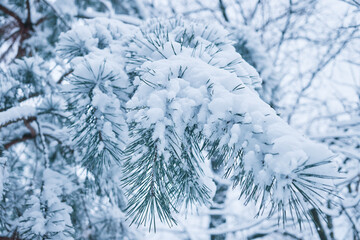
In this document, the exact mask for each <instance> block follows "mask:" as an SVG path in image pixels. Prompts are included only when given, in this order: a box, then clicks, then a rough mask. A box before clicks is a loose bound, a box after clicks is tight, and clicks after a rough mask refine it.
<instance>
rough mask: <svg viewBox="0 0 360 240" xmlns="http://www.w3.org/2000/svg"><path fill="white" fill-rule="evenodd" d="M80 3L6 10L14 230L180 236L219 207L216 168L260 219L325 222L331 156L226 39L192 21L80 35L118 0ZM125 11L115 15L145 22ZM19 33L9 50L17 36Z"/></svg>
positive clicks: (5, 163)
mask: <svg viewBox="0 0 360 240" xmlns="http://www.w3.org/2000/svg"><path fill="white" fill-rule="evenodd" d="M68 2H69V5H68V6H67V7H61V6H60V1H55V2H54V3H53V4H51V3H50V2H47V1H19V2H18V3H17V2H16V1H14V2H13V1H6V2H5V3H4V4H1V5H0V10H1V11H2V12H3V13H4V16H2V17H3V18H4V19H5V20H6V21H8V20H9V19H11V20H10V21H8V23H7V24H9V26H10V25H11V23H12V20H13V21H16V22H17V25H15V26H16V27H14V29H17V31H18V33H17V35H16V36H17V37H19V38H20V43H19V45H18V49H17V51H15V52H16V54H15V55H16V56H17V59H16V60H15V61H12V62H11V63H10V64H9V67H8V68H7V69H6V70H5V69H4V70H3V71H2V72H1V73H0V84H1V88H0V130H1V133H0V134H1V135H0V136H1V141H2V149H4V150H2V149H1V151H0V180H3V181H1V183H2V182H4V190H3V198H2V201H1V207H2V208H3V209H7V210H6V211H4V212H3V213H1V214H0V223H1V225H0V226H1V230H0V231H1V233H3V234H6V235H11V234H12V233H15V235H16V234H17V235H19V236H20V237H21V238H24V239H37V238H38V239H73V238H74V239H136V238H137V234H135V233H134V232H133V231H132V230H131V229H130V228H129V227H128V223H132V224H135V225H137V226H140V225H146V226H147V227H149V228H150V229H152V228H153V229H155V228H156V223H157V220H160V221H162V222H166V223H168V224H169V225H170V226H171V225H173V224H175V223H176V213H177V212H179V211H180V210H182V209H184V208H189V207H191V206H198V205H209V202H210V201H211V195H212V194H213V193H212V192H211V191H210V188H209V186H207V183H206V182H205V181H204V170H205V168H207V167H209V165H210V161H211V165H212V168H213V170H214V171H215V172H217V173H218V183H220V182H221V180H223V179H221V178H222V177H224V178H227V180H226V181H228V182H231V183H232V185H233V188H234V189H235V190H234V191H239V195H240V196H241V197H243V198H244V199H245V202H246V203H248V202H250V201H255V202H256V203H257V207H258V214H259V215H260V214H263V213H264V212H265V211H266V212H267V213H268V214H269V216H272V215H275V214H277V216H278V218H279V221H280V220H281V221H282V222H285V221H286V220H287V219H288V216H291V218H292V219H293V220H294V221H297V222H298V223H299V224H302V222H303V221H306V220H309V219H310V218H311V217H312V216H313V215H311V214H309V212H308V210H309V209H314V210H315V211H317V212H319V213H321V210H320V209H321V204H322V201H323V200H324V199H325V196H326V195H327V194H329V193H331V190H332V182H331V179H332V178H333V177H334V176H335V175H336V173H335V172H334V170H333V169H332V167H331V164H330V162H331V161H330V159H331V157H332V154H331V153H330V152H329V151H328V150H327V149H326V148H325V147H324V146H322V145H319V144H316V143H314V142H311V141H310V140H308V139H306V138H305V137H303V136H301V135H300V134H298V133H297V132H296V131H295V130H294V129H292V128H291V127H289V126H288V125H287V124H286V123H285V122H284V121H283V120H282V119H281V118H280V117H279V116H278V115H277V114H276V112H275V111H274V110H273V109H272V108H271V107H270V106H269V105H268V104H267V103H265V102H264V101H263V100H261V98H260V97H259V94H258V92H260V93H261V92H262V91H263V90H262V88H261V85H262V83H261V78H260V76H259V74H258V73H257V71H256V70H255V69H254V68H253V67H252V66H251V65H249V64H248V63H247V62H246V61H245V60H248V61H250V59H251V58H248V59H244V58H245V54H244V58H243V57H242V56H241V55H240V54H239V53H238V52H237V51H240V50H239V46H237V45H236V44H235V47H236V48H235V47H234V46H233V44H234V42H233V41H232V39H231V38H230V36H229V34H228V32H227V31H226V30H224V29H223V28H222V27H221V26H218V25H216V24H210V25H207V24H204V23H202V22H200V21H194V20H191V19H190V20H189V19H183V18H181V17H176V18H171V19H151V20H148V21H145V22H144V23H142V24H141V25H140V26H138V23H139V22H141V21H140V20H139V19H137V20H138V21H133V19H130V20H129V19H126V20H127V22H126V21H121V19H120V18H117V19H118V20H115V19H108V18H103V17H99V18H94V19H89V20H82V21H79V22H78V23H77V24H73V26H71V24H70V23H71V22H72V21H76V17H83V18H91V17H89V15H87V14H95V15H98V16H104V14H106V13H107V11H110V10H109V9H111V6H112V5H111V4H115V3H117V2H118V1H101V2H98V1H68ZM123 3H124V5H123V6H119V5H115V6H117V8H115V12H117V13H122V14H123V13H129V12H133V13H134V14H133V15H136V17H138V18H140V19H142V18H145V17H146V15H147V14H146V12H145V11H143V6H142V4H133V3H132V2H128V1H124V2H123ZM134 3H135V2H134ZM118 4H119V3H118ZM9 6H11V8H9ZM73 8H78V9H79V10H78V12H77V11H75V10H74V9H73ZM9 9H10V10H11V12H10V13H9V11H8V10H9ZM89 9H92V10H91V11H90V10H89ZM24 10H28V12H30V13H27V15H26V16H25V17H16V16H18V15H19V14H20V13H21V12H22V11H24ZM88 10H89V11H88ZM25 12H27V11H25ZM31 13H33V14H31ZM34 13H36V14H34ZM110 13H111V14H112V11H110ZM32 16H35V17H36V18H37V19H32ZM41 16H43V17H44V19H43V18H42V17H41ZM119 19H120V20H119ZM54 23H55V24H54ZM52 24H53V25H52ZM51 26H55V27H54V31H50V30H49V29H50V28H51ZM70 26H71V29H70ZM4 29H5V28H4ZM7 29H8V28H6V30H7ZM24 29H25V30H26V31H25V30H24ZM24 31H25V32H26V35H24V36H23V35H22V34H24ZM65 31H66V32H65ZM244 31H246V30H244ZM6 34H7V35H5V37H4V38H1V41H2V42H0V43H5V42H7V40H6V39H8V40H9V39H15V40H16V39H17V37H14V38H12V37H10V35H11V33H10V32H7V33H6ZM9 34H10V35H9ZM9 37H10V38H9ZM58 38H59V42H58V43H56V42H57V40H56V39H58ZM41 39H42V41H40V40H41ZM44 39H46V40H44ZM15 40H14V41H13V42H12V43H10V45H9V48H8V49H7V50H6V51H5V53H4V54H3V57H2V58H4V59H5V58H8V57H9V52H10V51H11V50H14V49H16V46H15V44H14V43H15V42H16V41H15ZM239 44H240V45H241V44H242V48H244V47H245V45H246V44H245V43H239ZM55 45H56V52H55V51H53V49H54V46H55ZM249 49H250V48H249ZM254 61H255V60H254ZM9 62H10V61H9ZM255 65H256V64H255ZM270 75H271V74H270ZM59 76H60V77H59ZM269 78H271V76H269ZM265 86H266V85H265ZM271 87H272V85H271ZM265 91H266V92H268V91H270V90H269V89H267V87H266V90H265ZM220 185H221V184H220ZM220 185H218V186H219V191H220V190H221V189H220V187H221V186H220ZM1 186H2V185H0V190H1V189H2V188H1ZM226 187H228V186H227V185H226ZM0 192H1V191H0ZM214 202H218V203H219V204H221V203H222V200H221V199H220V200H214ZM220 220H221V221H219V222H222V221H223V219H220ZM218 225H219V224H218V223H217V226H218Z"/></svg>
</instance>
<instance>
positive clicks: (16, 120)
mask: <svg viewBox="0 0 360 240" xmlns="http://www.w3.org/2000/svg"><path fill="white" fill-rule="evenodd" d="M22 120H23V121H24V122H25V121H27V122H28V123H29V122H32V121H35V120H36V117H35V116H28V117H21V118H17V119H14V120H11V121H9V122H6V123H4V124H2V125H0V128H3V127H7V126H9V125H10V124H12V123H16V122H19V121H22Z"/></svg>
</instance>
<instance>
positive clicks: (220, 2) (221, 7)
mask: <svg viewBox="0 0 360 240" xmlns="http://www.w3.org/2000/svg"><path fill="white" fill-rule="evenodd" d="M219 7H220V10H221V13H222V15H223V17H224V19H225V21H226V22H229V18H228V16H227V14H226V7H225V5H224V3H223V1H222V0H219Z"/></svg>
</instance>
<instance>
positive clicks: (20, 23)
mask: <svg viewBox="0 0 360 240" xmlns="http://www.w3.org/2000/svg"><path fill="white" fill-rule="evenodd" d="M0 11H3V12H4V13H6V14H8V15H9V16H11V17H13V18H14V19H15V20H16V22H17V23H18V24H19V26H20V27H21V28H23V27H24V23H23V22H22V20H21V18H20V17H19V16H18V15H17V14H16V13H15V12H13V11H11V10H10V9H8V8H7V7H5V6H4V5H2V4H0Z"/></svg>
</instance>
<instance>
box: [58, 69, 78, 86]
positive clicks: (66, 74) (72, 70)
mask: <svg viewBox="0 0 360 240" xmlns="http://www.w3.org/2000/svg"><path fill="white" fill-rule="evenodd" d="M73 72H74V69H70V70H69V71H67V72H66V73H64V74H63V75H62V76H61V77H60V79H59V80H58V81H57V82H56V83H57V84H61V83H62V81H63V80H64V79H65V78H66V77H67V76H69V75H70V74H71V73H73Z"/></svg>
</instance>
